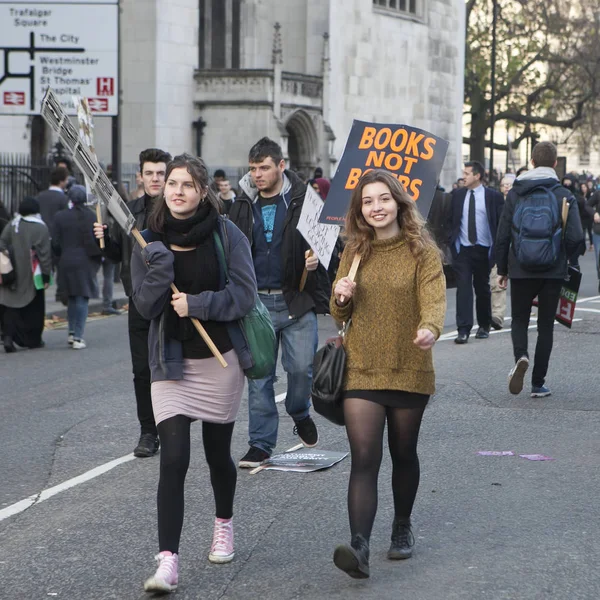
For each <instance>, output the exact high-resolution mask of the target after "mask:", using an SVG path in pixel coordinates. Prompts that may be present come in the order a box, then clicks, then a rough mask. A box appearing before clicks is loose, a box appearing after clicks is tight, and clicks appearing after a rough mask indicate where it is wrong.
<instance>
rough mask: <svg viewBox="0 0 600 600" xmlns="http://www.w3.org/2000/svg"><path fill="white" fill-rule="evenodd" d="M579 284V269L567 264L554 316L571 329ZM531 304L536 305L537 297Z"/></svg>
mask: <svg viewBox="0 0 600 600" xmlns="http://www.w3.org/2000/svg"><path fill="white" fill-rule="evenodd" d="M580 286H581V271H578V270H577V269H575V268H574V267H571V266H569V271H568V273H567V278H566V279H565V280H564V281H563V285H562V288H561V290H560V298H559V299H558V307H557V309H556V316H555V317H554V318H555V319H556V321H558V322H559V323H560V324H561V325H564V326H565V327H568V328H569V329H571V326H572V325H573V318H574V317H575V305H576V304H577V296H578V294H579V287H580ZM533 305H534V306H537V305H538V301H537V298H536V299H535V300H534V301H533Z"/></svg>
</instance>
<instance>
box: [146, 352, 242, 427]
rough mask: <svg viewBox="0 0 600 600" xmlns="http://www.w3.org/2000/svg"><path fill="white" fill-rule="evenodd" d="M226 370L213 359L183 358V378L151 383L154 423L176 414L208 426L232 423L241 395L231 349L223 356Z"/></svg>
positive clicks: (236, 362) (239, 370) (240, 374)
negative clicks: (204, 422) (203, 422)
mask: <svg viewBox="0 0 600 600" xmlns="http://www.w3.org/2000/svg"><path fill="white" fill-rule="evenodd" d="M223 358H224V359H225V360H226V361H227V365H228V366H227V367H226V368H223V367H222V366H221V365H220V364H219V362H218V361H217V359H216V358H214V357H211V358H197V359H193V358H185V359H184V360H183V379H180V380H177V381H173V380H169V381H155V382H153V383H152V408H153V410H154V419H155V420H156V424H157V425H158V423H160V422H161V421H165V420H166V419H169V418H170V417H174V416H176V415H183V416H185V417H189V418H190V419H198V420H200V421H208V422H209V423H231V422H233V421H235V418H236V416H237V413H238V410H239V408H240V403H241V401H242V392H243V391H244V371H243V370H242V367H241V366H240V363H239V361H238V357H237V354H236V353H235V350H230V351H229V352H226V353H225V354H224V355H223Z"/></svg>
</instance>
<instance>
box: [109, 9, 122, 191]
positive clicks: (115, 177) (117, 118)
mask: <svg viewBox="0 0 600 600" xmlns="http://www.w3.org/2000/svg"><path fill="white" fill-rule="evenodd" d="M115 93H116V95H117V114H116V115H114V116H113V117H111V119H112V158H111V162H112V181H113V185H114V186H115V188H116V189H119V184H120V183H121V2H120V0H119V2H117V86H116V89H115Z"/></svg>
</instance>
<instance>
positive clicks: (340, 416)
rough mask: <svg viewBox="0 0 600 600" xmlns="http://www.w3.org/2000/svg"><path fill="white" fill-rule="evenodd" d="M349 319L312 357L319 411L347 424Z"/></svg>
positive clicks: (315, 393)
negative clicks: (346, 339)
mask: <svg viewBox="0 0 600 600" xmlns="http://www.w3.org/2000/svg"><path fill="white" fill-rule="evenodd" d="M349 325H350V321H348V323H346V324H344V327H343V328H342V330H341V331H340V335H338V336H336V337H334V338H330V339H328V340H327V341H326V342H325V345H324V346H323V347H322V348H320V349H319V350H318V351H317V353H316V354H315V357H314V359H313V380H312V390H311V395H312V402H313V407H314V409H315V411H316V412H317V413H319V414H320V415H321V416H322V417H325V418H326V419H327V420H328V421H331V422H332V423H334V424H335V425H344V424H345V422H344V405H343V404H344V403H343V394H344V387H343V385H344V373H345V370H346V350H345V349H344V337H345V335H346V331H347V330H348V326H349Z"/></svg>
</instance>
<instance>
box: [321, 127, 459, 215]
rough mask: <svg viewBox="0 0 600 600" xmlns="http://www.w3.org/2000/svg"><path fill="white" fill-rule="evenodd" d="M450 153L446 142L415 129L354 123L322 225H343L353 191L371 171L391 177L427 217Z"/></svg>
mask: <svg viewBox="0 0 600 600" xmlns="http://www.w3.org/2000/svg"><path fill="white" fill-rule="evenodd" d="M447 150H448V142H447V141H446V140H443V139H442V138H439V137H436V136H435V135H432V134H431V133H428V132H427V131H424V130H422V129H417V128H416V127H409V126H407V125H382V124H378V123H366V122H364V121H354V122H353V123H352V129H351V130H350V135H349V136H348V141H347V142H346V148H345V149H344V154H343V155H342V158H341V160H340V163H339V165H338V168H337V170H336V173H335V176H334V178H333V181H332V182H331V189H330V190H329V194H328V195H327V201H326V202H325V207H324V208H323V211H322V212H321V218H320V222H321V223H328V224H333V223H338V224H342V222H343V220H344V216H345V214H346V212H347V210H348V205H349V204H350V195H351V193H352V190H353V189H354V188H355V187H356V186H357V184H358V181H359V179H360V178H361V176H362V175H363V174H364V173H366V172H367V171H370V170H372V169H384V170H386V171H389V172H390V173H392V175H394V177H396V178H397V179H398V181H399V182H400V183H401V184H402V185H403V186H404V188H405V189H406V191H407V192H408V194H409V196H410V197H411V198H412V199H413V200H414V201H415V202H416V203H417V208H418V209H419V211H420V212H421V214H422V215H423V216H424V217H426V216H427V214H428V213H429V207H430V206H431V202H432V200H433V194H434V193H435V187H436V184H437V181H438V178H439V176H440V172H441V170H442V165H443V164H444V159H445V158H446V152H447Z"/></svg>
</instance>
